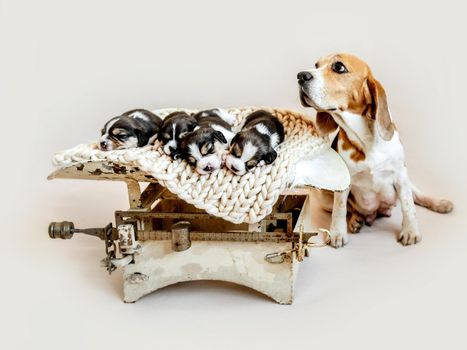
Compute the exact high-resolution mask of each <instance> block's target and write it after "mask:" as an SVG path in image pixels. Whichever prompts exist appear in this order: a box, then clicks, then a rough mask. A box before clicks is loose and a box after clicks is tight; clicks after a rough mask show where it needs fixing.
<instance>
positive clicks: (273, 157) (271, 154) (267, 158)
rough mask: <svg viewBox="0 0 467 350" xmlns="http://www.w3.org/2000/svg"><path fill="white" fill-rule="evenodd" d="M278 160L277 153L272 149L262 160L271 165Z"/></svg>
mask: <svg viewBox="0 0 467 350" xmlns="http://www.w3.org/2000/svg"><path fill="white" fill-rule="evenodd" d="M276 158H277V152H276V151H274V150H273V149H272V148H270V149H269V151H268V152H267V153H266V154H265V155H264V156H263V158H262V160H264V162H265V163H266V164H271V163H272V162H274V161H275V160H276Z"/></svg>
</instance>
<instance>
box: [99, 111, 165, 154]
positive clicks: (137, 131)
mask: <svg viewBox="0 0 467 350" xmlns="http://www.w3.org/2000/svg"><path fill="white" fill-rule="evenodd" d="M161 125H162V119H161V118H159V117H158V116H157V115H155V114H154V113H152V112H150V111H148V110H145V109H133V110H131V111H128V112H125V113H123V114H122V115H120V116H117V117H114V118H112V119H110V120H109V121H108V122H107V123H106V124H105V126H104V128H103V129H102V130H101V137H100V140H99V147H100V149H101V150H102V151H112V150H116V149H126V148H134V147H143V146H146V145H151V144H153V143H154V141H155V140H156V138H157V134H158V132H159V128H160V127H161Z"/></svg>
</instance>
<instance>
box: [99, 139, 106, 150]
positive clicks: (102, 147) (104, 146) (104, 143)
mask: <svg viewBox="0 0 467 350" xmlns="http://www.w3.org/2000/svg"><path fill="white" fill-rule="evenodd" d="M100 146H101V149H106V148H107V142H105V141H101V143H100Z"/></svg>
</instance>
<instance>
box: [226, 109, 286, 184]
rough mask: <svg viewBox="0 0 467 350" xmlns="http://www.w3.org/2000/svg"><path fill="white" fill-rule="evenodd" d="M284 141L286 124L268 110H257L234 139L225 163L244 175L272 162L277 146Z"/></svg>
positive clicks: (233, 170)
mask: <svg viewBox="0 0 467 350" xmlns="http://www.w3.org/2000/svg"><path fill="white" fill-rule="evenodd" d="M283 141H284V126H283V125H282V124H281V122H280V121H279V119H277V118H276V117H275V116H273V115H272V114H271V113H269V112H267V111H264V110H258V111H255V112H253V113H251V114H250V115H249V116H248V117H247V118H246V120H245V124H244V125H243V127H242V129H241V130H240V132H239V133H238V134H237V135H235V137H234V138H233V139H232V142H231V145H230V150H229V154H228V155H227V158H226V160H225V165H226V166H227V168H229V169H230V170H231V171H232V172H233V173H235V174H236V175H243V174H245V173H246V172H247V171H249V170H250V169H252V168H254V167H256V166H258V165H262V164H271V163H272V162H274V160H275V159H276V158H277V153H276V151H275V148H276V147H277V146H278V145H279V144H281V143H282V142H283Z"/></svg>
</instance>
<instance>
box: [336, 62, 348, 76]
mask: <svg viewBox="0 0 467 350" xmlns="http://www.w3.org/2000/svg"><path fill="white" fill-rule="evenodd" d="M332 70H333V71H334V72H336V73H338V74H343V73H348V72H349V71H348V70H347V68H346V67H345V66H344V64H343V63H342V62H339V61H337V62H334V63H333V64H332Z"/></svg>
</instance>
